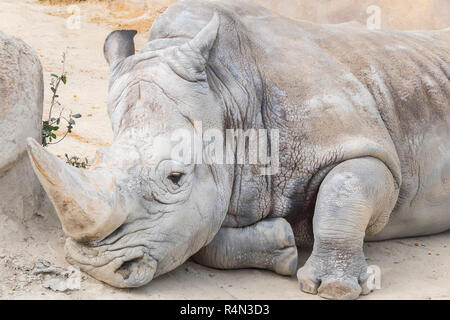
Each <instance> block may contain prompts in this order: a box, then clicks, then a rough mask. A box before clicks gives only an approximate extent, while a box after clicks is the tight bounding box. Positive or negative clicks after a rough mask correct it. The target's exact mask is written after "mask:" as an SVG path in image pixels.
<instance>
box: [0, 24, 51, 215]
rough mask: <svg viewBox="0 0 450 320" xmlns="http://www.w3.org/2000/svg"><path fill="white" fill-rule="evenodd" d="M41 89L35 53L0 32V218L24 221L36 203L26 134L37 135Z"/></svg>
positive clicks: (36, 188)
mask: <svg viewBox="0 0 450 320" xmlns="http://www.w3.org/2000/svg"><path fill="white" fill-rule="evenodd" d="M43 90H44V86H43V80H42V67H41V63H40V61H39V58H38V57H37V54H36V53H35V52H34V50H33V49H31V48H30V47H29V46H28V45H27V44H25V43H24V42H23V41H22V40H19V39H17V38H14V37H10V36H7V35H5V34H3V33H1V32H0V218H1V216H2V215H3V217H9V218H12V219H16V221H24V220H27V219H28V218H30V217H31V216H32V215H33V214H34V213H35V212H36V211H37V209H38V207H39V196H40V192H41V190H42V189H41V186H40V183H39V181H38V180H37V179H36V176H35V174H34V172H33V169H32V168H31V165H30V162H29V160H28V157H27V153H26V150H27V147H26V146H27V143H26V137H33V138H36V139H39V140H40V138H41V127H42V102H43V96H44V92H43Z"/></svg>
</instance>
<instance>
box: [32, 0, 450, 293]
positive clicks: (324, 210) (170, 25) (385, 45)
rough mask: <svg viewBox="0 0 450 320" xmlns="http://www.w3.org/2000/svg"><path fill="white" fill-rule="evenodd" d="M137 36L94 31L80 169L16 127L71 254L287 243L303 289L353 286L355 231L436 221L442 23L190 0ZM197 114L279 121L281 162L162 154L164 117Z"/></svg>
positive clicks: (115, 277) (205, 251)
mask: <svg viewBox="0 0 450 320" xmlns="http://www.w3.org/2000/svg"><path fill="white" fill-rule="evenodd" d="M134 34H135V33H134V32H133V31H117V32H114V33H112V34H111V35H110V36H109V37H108V39H107V40H106V42H105V56H106V58H107V61H108V62H109V64H110V66H111V76H110V89H109V101H108V111H109V115H110V117H111V122H112V127H113V131H114V135H115V140H114V143H113V145H112V146H111V147H110V148H107V149H103V150H101V151H100V154H99V158H98V160H97V164H96V165H95V166H94V168H93V169H91V170H88V171H86V170H85V171H83V172H82V173H80V172H81V171H82V170H77V169H75V168H68V167H67V166H64V164H63V163H62V161H61V160H58V159H56V158H53V157H51V156H50V155H49V154H46V153H45V152H44V151H42V150H41V149H40V148H39V147H38V146H37V145H36V144H35V143H34V142H33V141H31V140H30V142H29V145H30V155H31V157H32V159H33V163H34V165H35V168H36V172H37V173H38V176H39V177H40V179H41V182H43V185H44V187H45V188H46V190H47V192H48V193H49V195H50V197H51V198H52V200H53V202H54V204H55V207H56V208H57V210H58V213H59V215H60V219H61V221H62V224H63V227H64V230H65V231H66V232H67V233H68V235H69V236H70V237H71V239H69V240H68V241H67V245H66V249H67V259H68V261H69V262H71V263H74V264H77V265H79V266H80V267H81V268H82V270H84V271H86V272H88V273H89V274H91V275H93V276H94V277H96V278H98V279H100V280H102V281H105V282H107V283H109V284H111V285H113V286H118V287H136V286H141V285H143V284H146V283H147V282H149V281H150V280H151V279H152V278H154V277H156V276H158V275H160V274H163V273H165V272H168V271H170V270H172V269H174V268H175V267H177V266H179V265H180V264H182V263H183V262H184V261H185V260H186V259H188V258H189V257H190V256H193V257H194V259H195V260H196V261H197V262H199V263H202V264H204V265H207V266H211V267H215V268H244V267H256V268H265V269H271V270H274V271H276V272H278V273H280V274H284V275H289V274H294V273H295V271H296V268H297V266H296V264H297V247H296V245H297V246H307V245H311V244H313V245H314V247H313V251H312V254H311V256H310V258H309V259H308V261H307V262H306V264H305V265H304V266H303V267H301V268H300V269H299V270H298V272H297V276H298V279H299V284H300V289H301V290H303V291H305V292H309V293H314V294H316V293H318V294H319V295H321V296H322V297H325V298H336V299H353V298H357V297H358V296H359V295H360V294H367V293H368V292H369V291H370V290H369V287H368V286H367V284H366V280H367V277H368V273H367V264H366V261H365V258H364V253H363V250H362V246H363V241H364V240H365V239H366V240H380V239H389V238H395V237H407V236H419V235H426V234H432V233H437V232H442V231H445V230H448V229H449V227H450V213H449V210H448V208H449V205H450V139H449V138H450V132H449V130H450V107H449V99H450V83H449V77H450V31H449V30H448V29H447V30H442V31H427V32H425V31H416V32H399V31H369V30H366V29H365V28H363V27H361V26H357V25H354V24H353V23H349V24H341V25H317V24H313V23H309V22H300V21H293V20H289V19H286V18H283V17H280V16H277V15H275V14H272V13H271V12H269V11H267V10H265V9H262V8H260V7H258V6H256V5H253V4H250V3H246V2H244V1H236V2H234V1H227V2H214V3H210V2H202V1H192V0H189V1H181V2H178V3H176V4H174V5H172V6H170V7H169V8H168V9H167V11H166V12H165V13H164V14H162V15H161V16H159V17H158V18H157V20H156V21H155V23H154V24H153V26H152V29H151V31H150V36H149V41H148V42H147V43H146V44H145V46H144V47H143V48H142V49H141V51H140V52H139V53H136V54H135V53H134V52H135V50H134V44H133V36H134ZM195 120H198V121H202V124H203V130H204V131H205V130H206V129H208V128H219V129H220V130H222V131H224V130H225V129H227V128H243V129H247V128H267V129H279V130H280V141H279V151H280V170H279V172H278V173H277V174H275V175H271V176H261V175H259V174H258V171H257V170H255V168H254V167H253V166H250V165H207V164H201V165H183V164H180V163H178V162H176V161H174V160H173V159H171V157H170V150H171V146H172V142H171V141H170V139H169V137H170V133H171V132H172V131H173V130H175V129H178V128H184V129H188V130H191V131H192V130H194V129H193V121H195ZM50 164H53V166H52V165H50ZM54 166H61V169H60V170H59V171H58V172H54V171H52V169H51V168H52V167H54ZM177 180H179V181H177ZM174 181H175V182H174ZM99 190H100V191H99ZM108 190H109V191H108ZM93 199H94V200H93ZM95 199H100V200H99V201H95ZM105 212H108V213H105ZM83 219H84V220H83ZM89 219H91V220H92V221H91V220H89ZM80 221H81V222H80ZM78 222H79V223H78Z"/></svg>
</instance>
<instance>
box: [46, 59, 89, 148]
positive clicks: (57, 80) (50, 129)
mask: <svg viewBox="0 0 450 320" xmlns="http://www.w3.org/2000/svg"><path fill="white" fill-rule="evenodd" d="M65 62H66V54H65V53H63V55H62V60H61V63H62V71H61V74H60V75H57V74H55V73H52V74H51V75H50V76H51V81H50V90H51V91H52V100H51V103H50V109H49V111H48V119H47V120H44V121H42V145H43V146H44V147H46V146H47V145H49V144H56V143H59V142H61V141H62V140H63V139H64V138H65V137H66V136H67V134H68V133H70V132H72V128H73V126H74V125H75V120H74V119H77V118H81V114H79V113H76V114H72V111H71V112H70V113H69V116H68V117H64V116H63V115H62V114H63V111H64V107H62V105H61V103H60V102H59V100H58V98H59V95H58V88H59V86H60V84H61V83H63V84H64V85H65V84H66V83H67V73H66V71H65ZM56 107H59V109H60V110H59V113H58V115H57V116H54V115H53V112H54V109H55V108H56ZM61 121H64V122H66V123H67V126H66V128H67V130H66V132H65V133H64V135H63V136H62V137H61V138H59V139H57V136H56V134H55V132H56V131H58V130H59V128H60V126H61Z"/></svg>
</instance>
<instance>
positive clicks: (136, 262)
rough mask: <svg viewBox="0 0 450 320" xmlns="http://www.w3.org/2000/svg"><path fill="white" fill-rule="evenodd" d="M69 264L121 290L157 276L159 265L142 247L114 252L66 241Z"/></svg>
mask: <svg viewBox="0 0 450 320" xmlns="http://www.w3.org/2000/svg"><path fill="white" fill-rule="evenodd" d="M65 250H66V260H67V261H68V262H69V263H70V264H73V265H76V266H78V267H79V268H80V270H82V271H83V272H86V273H87V274H89V275H90V276H92V277H94V278H96V279H97V280H100V281H102V282H105V283H107V284H109V285H111V286H114V287H118V288H133V287H140V286H143V285H145V284H147V283H149V282H150V281H151V280H152V279H153V278H154V275H155V273H156V268H157V261H156V259H154V258H153V257H152V256H151V255H150V254H148V250H147V249H146V248H145V247H143V246H137V247H124V248H121V249H117V250H115V249H114V248H109V246H106V247H105V246H102V247H93V246H90V245H86V244H82V243H78V242H76V241H74V240H72V239H70V238H69V239H67V240H66V245H65Z"/></svg>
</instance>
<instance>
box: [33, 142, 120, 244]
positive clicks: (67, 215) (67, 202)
mask: <svg viewBox="0 0 450 320" xmlns="http://www.w3.org/2000/svg"><path fill="white" fill-rule="evenodd" d="M27 144H28V155H29V157H30V160H31V164H32V167H33V169H34V172H35V173H36V175H37V177H38V179H39V181H40V182H41V184H42V186H43V187H44V189H45V191H46V192H47V195H48V196H49V198H50V200H51V201H52V203H53V205H54V207H55V209H56V212H57V214H58V217H59V220H60V222H61V225H62V227H63V230H64V232H65V233H66V234H67V235H68V236H69V237H71V238H73V239H74V240H76V241H80V242H87V241H93V240H102V239H104V238H105V237H107V236H108V235H109V234H111V233H112V232H113V231H114V230H116V229H117V228H118V227H119V226H120V225H122V224H123V223H124V222H125V220H126V218H127V214H126V212H125V211H124V210H121V209H120V208H117V207H116V206H115V202H116V201H115V198H116V197H115V185H114V179H113V177H112V175H111V174H109V173H108V172H106V170H87V169H80V168H75V167H73V166H71V165H69V164H67V163H65V162H64V161H63V160H61V159H59V158H58V157H56V156H54V155H52V154H51V153H49V152H48V151H46V150H45V149H44V148H43V147H42V146H41V145H40V144H39V143H37V142H36V140H34V139H33V138H27Z"/></svg>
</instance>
